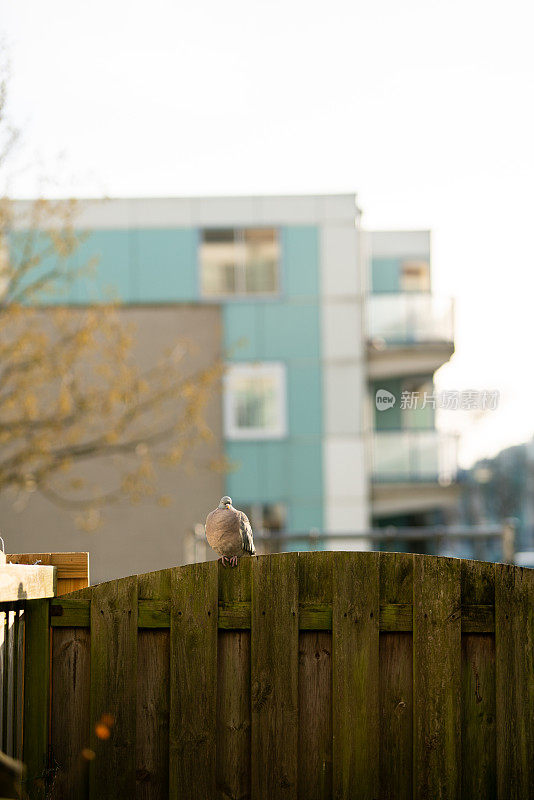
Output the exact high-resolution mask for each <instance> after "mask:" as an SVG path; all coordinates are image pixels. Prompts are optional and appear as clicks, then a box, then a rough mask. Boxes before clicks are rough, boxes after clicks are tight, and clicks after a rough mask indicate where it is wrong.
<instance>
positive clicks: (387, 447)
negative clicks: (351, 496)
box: [371, 430, 458, 485]
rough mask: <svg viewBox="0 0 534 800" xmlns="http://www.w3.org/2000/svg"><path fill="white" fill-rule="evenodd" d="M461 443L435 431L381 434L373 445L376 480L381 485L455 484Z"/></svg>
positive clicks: (375, 437)
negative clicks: (408, 483)
mask: <svg viewBox="0 0 534 800" xmlns="http://www.w3.org/2000/svg"><path fill="white" fill-rule="evenodd" d="M457 449H458V439H457V437H456V436H454V435H453V434H443V433H439V432H438V431H435V430H429V431H424V430H413V431H411V430H408V431H406V430H403V431H378V432H376V433H374V434H373V441H372V473H371V474H372V479H373V481H376V482H377V483H390V482H391V483H401V482H404V481H407V482H413V481H415V482H419V481H420V482H439V483H441V484H443V485H446V484H449V483H451V482H452V481H453V480H454V479H455V477H456V470H457Z"/></svg>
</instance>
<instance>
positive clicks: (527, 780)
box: [495, 564, 534, 800]
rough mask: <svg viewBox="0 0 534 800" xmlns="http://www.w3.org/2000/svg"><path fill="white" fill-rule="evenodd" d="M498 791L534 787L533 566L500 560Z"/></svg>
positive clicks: (513, 797) (512, 795)
mask: <svg viewBox="0 0 534 800" xmlns="http://www.w3.org/2000/svg"><path fill="white" fill-rule="evenodd" d="M495 684H496V702H497V787H498V792H497V796H498V797H499V800H501V799H502V800H504V798H506V800H519V798H525V797H532V793H533V791H534V758H533V757H532V753H533V746H534V710H533V709H534V569H528V568H526V567H523V568H522V567H515V566H512V565H509V564H495Z"/></svg>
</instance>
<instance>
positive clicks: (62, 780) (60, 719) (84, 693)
mask: <svg viewBox="0 0 534 800" xmlns="http://www.w3.org/2000/svg"><path fill="white" fill-rule="evenodd" d="M90 672H91V640H90V634H89V630H88V629H84V628H58V629H56V630H54V631H53V633H52V729H51V734H50V744H51V752H52V761H53V763H54V764H56V765H57V774H56V776H55V781H54V793H53V795H52V796H53V797H54V800H70V798H76V800H83V799H84V798H86V797H87V794H88V790H89V759H90V757H91V754H90V752H89V751H88V749H89V745H90V740H91V731H90V723H89V688H90Z"/></svg>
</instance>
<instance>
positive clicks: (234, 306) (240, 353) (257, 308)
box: [222, 302, 263, 361]
mask: <svg viewBox="0 0 534 800" xmlns="http://www.w3.org/2000/svg"><path fill="white" fill-rule="evenodd" d="M262 308H263V304H262V305H260V304H257V303H246V302H244V303H227V304H226V305H224V306H223V309H222V314H223V346H224V349H225V352H226V353H228V354H229V358H230V359H231V360H236V361H249V360H253V359H255V358H258V353H259V352H260V333H261V328H262V325H261V320H260V316H261V311H262Z"/></svg>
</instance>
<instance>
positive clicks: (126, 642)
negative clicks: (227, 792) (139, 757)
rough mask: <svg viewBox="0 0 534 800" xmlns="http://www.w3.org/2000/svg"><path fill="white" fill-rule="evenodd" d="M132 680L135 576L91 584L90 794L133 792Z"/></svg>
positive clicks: (110, 798)
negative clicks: (92, 585) (93, 585)
mask: <svg viewBox="0 0 534 800" xmlns="http://www.w3.org/2000/svg"><path fill="white" fill-rule="evenodd" d="M136 683H137V576H134V577H131V578H122V579H120V580H118V581H110V582H109V583H102V584H99V585H98V586H95V587H94V588H93V589H92V601H91V716H90V721H91V726H92V749H93V750H94V751H95V753H96V758H95V759H94V760H93V761H92V762H91V766H90V777H89V790H90V797H91V798H92V800H115V798H117V800H118V798H125V797H129V796H133V795H134V794H135V723H136V701H135V697H136V688H137V686H136ZM108 731H109V733H108ZM111 776H113V777H112V779H111Z"/></svg>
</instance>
